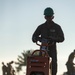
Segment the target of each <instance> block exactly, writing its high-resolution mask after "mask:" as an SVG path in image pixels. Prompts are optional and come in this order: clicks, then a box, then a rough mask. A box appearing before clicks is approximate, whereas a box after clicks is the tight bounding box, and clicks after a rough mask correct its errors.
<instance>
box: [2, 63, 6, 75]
mask: <svg viewBox="0 0 75 75" xmlns="http://www.w3.org/2000/svg"><path fill="white" fill-rule="evenodd" d="M2 65H3V66H2V73H3V75H6V74H7V67H6V65H5V64H4V62H2Z"/></svg>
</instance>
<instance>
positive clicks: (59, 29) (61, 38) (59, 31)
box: [56, 26, 64, 42]
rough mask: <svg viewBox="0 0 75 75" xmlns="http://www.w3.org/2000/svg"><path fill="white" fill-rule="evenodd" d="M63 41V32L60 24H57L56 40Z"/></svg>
mask: <svg viewBox="0 0 75 75" xmlns="http://www.w3.org/2000/svg"><path fill="white" fill-rule="evenodd" d="M63 41H64V33H63V31H62V29H61V26H58V28H57V37H56V42H63Z"/></svg>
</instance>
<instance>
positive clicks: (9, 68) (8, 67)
mask: <svg viewBox="0 0 75 75" xmlns="http://www.w3.org/2000/svg"><path fill="white" fill-rule="evenodd" d="M11 64H13V61H11V62H9V63H7V75H12V71H13V68H12V65H11Z"/></svg>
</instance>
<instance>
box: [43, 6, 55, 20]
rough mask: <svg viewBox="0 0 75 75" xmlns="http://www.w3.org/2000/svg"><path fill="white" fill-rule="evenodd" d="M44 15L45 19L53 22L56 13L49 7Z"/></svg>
mask: <svg viewBox="0 0 75 75" xmlns="http://www.w3.org/2000/svg"><path fill="white" fill-rule="evenodd" d="M44 15H45V19H46V20H47V21H51V20H52V19H53V18H54V16H53V15H54V11H53V9H52V8H50V7H47V8H46V9H45V10H44Z"/></svg>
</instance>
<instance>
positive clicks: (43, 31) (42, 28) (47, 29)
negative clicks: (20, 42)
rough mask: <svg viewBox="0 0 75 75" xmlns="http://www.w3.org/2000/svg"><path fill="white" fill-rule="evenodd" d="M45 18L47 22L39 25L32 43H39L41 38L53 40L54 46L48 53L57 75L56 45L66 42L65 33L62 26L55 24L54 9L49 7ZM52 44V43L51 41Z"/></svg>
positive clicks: (53, 72) (53, 71) (53, 73)
mask: <svg viewBox="0 0 75 75" xmlns="http://www.w3.org/2000/svg"><path fill="white" fill-rule="evenodd" d="M44 18H45V19H46V22H45V23H43V24H41V25H39V26H38V27H37V29H36V30H35V32H34V34H33V36H32V41H33V42H34V43H35V42H37V41H38V38H39V36H41V39H42V38H45V39H51V41H52V42H54V44H53V45H52V46H49V48H48V49H49V50H48V51H47V52H48V54H49V56H50V57H51V58H52V75H56V74H57V49H56V43H57V42H63V41H64V33H63V31H62V29H61V26H59V25H58V24H56V23H55V22H53V18H54V11H53V9H52V8H50V7H48V8H46V9H45V10H44ZM49 42H50V41H49Z"/></svg>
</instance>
